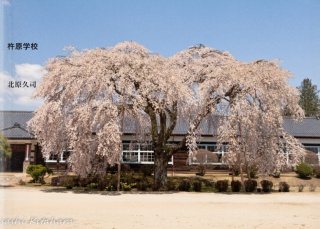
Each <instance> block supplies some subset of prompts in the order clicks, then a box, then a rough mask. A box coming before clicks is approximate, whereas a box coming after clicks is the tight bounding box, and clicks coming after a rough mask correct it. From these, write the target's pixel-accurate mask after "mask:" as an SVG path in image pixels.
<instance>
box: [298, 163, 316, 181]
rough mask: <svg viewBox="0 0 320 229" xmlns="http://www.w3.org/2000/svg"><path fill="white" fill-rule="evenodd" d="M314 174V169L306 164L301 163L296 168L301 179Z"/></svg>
mask: <svg viewBox="0 0 320 229" xmlns="http://www.w3.org/2000/svg"><path fill="white" fill-rule="evenodd" d="M312 172H313V169H312V167H311V166H310V165H308V164H307V163H304V162H301V163H300V164H298V165H297V167H296V173H298V175H299V177H300V178H307V177H309V176H310V175H311V174H312Z"/></svg>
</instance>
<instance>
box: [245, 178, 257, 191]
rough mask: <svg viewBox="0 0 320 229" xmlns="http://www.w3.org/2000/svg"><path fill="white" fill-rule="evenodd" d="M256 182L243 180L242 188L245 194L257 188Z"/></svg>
mask: <svg viewBox="0 0 320 229" xmlns="http://www.w3.org/2000/svg"><path fill="white" fill-rule="evenodd" d="M257 185H258V182H257V181H256V180H245V181H244V186H245V190H246V192H254V191H255V190H256V188H257Z"/></svg>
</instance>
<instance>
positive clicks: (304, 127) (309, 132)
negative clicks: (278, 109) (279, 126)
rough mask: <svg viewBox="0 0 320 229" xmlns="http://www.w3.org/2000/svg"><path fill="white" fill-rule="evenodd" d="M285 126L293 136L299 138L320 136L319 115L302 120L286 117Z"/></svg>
mask: <svg viewBox="0 0 320 229" xmlns="http://www.w3.org/2000/svg"><path fill="white" fill-rule="evenodd" d="M283 128H284V129H285V130H286V131H287V132H288V133H289V134H291V135H292V136H295V137H297V138H299V137H300V138H302V137H309V138H319V137H320V120H319V118H318V117H306V118H304V119H303V120H302V121H301V122H297V121H294V120H293V119H292V118H290V117H285V118H284V122H283Z"/></svg>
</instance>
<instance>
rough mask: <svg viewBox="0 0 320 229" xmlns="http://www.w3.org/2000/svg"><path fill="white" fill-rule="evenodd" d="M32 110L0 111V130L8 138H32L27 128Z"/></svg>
mask: <svg viewBox="0 0 320 229" xmlns="http://www.w3.org/2000/svg"><path fill="white" fill-rule="evenodd" d="M32 116H33V111H0V131H1V132H2V134H3V135H4V136H5V137H7V138H9V139H34V138H35V137H34V135H33V134H32V133H30V132H29V131H28V130H27V122H28V121H29V120H30V119H31V118H32Z"/></svg>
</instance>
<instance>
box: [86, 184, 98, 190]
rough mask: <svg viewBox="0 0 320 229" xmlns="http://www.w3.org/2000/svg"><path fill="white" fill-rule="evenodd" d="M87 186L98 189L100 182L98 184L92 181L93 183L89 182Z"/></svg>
mask: <svg viewBox="0 0 320 229" xmlns="http://www.w3.org/2000/svg"><path fill="white" fill-rule="evenodd" d="M87 188H90V189H97V188H98V184H97V183H91V184H88V185H87Z"/></svg>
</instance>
